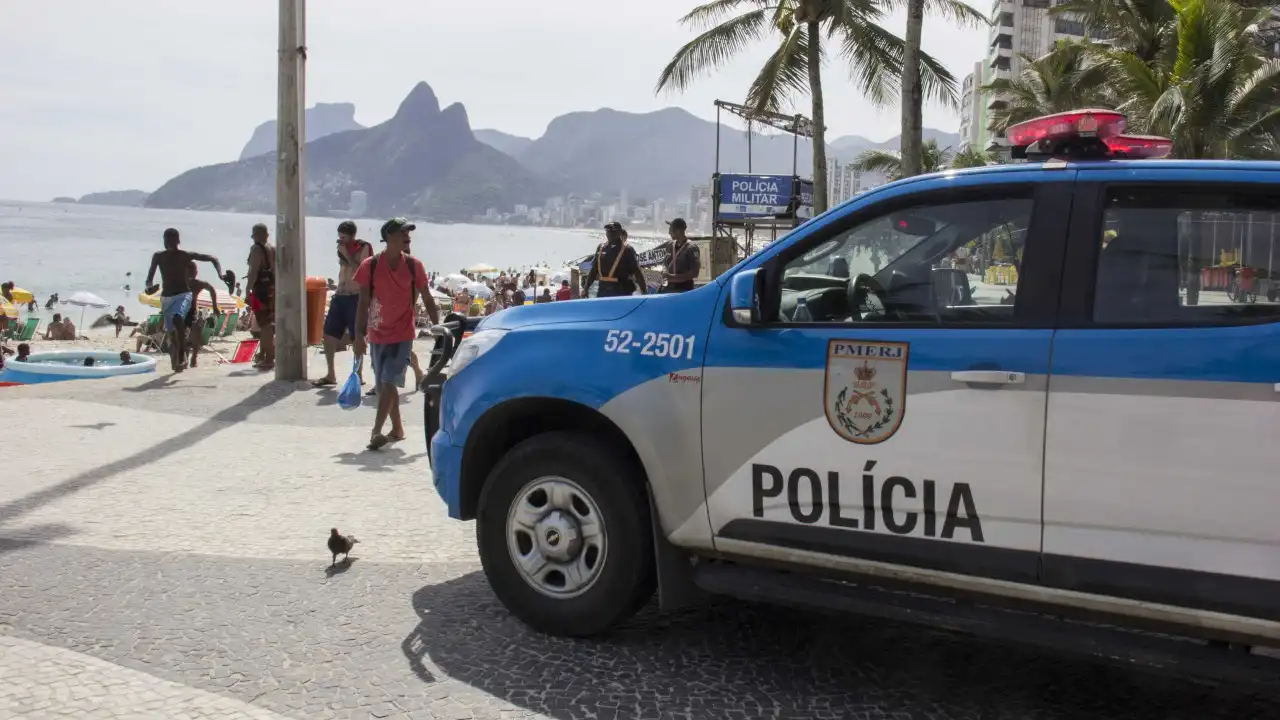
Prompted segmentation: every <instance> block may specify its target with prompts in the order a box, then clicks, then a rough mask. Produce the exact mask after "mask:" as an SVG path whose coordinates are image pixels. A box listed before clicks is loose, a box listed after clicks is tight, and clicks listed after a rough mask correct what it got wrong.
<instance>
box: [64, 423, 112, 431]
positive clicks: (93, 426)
mask: <svg viewBox="0 0 1280 720" xmlns="http://www.w3.org/2000/svg"><path fill="white" fill-rule="evenodd" d="M114 425H116V423H113V422H96V423H88V424H86V425H68V426H67V427H72V428H77V429H80V430H106V429H107V428H109V427H112V426H114Z"/></svg>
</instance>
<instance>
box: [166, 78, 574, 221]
mask: <svg viewBox="0 0 1280 720" xmlns="http://www.w3.org/2000/svg"><path fill="white" fill-rule="evenodd" d="M306 152H307V157H306V166H305V172H306V181H307V184H306V203H307V211H308V212H309V213H315V214H328V215H337V214H345V213H346V212H347V208H348V207H349V203H350V198H351V193H352V192H353V191H355V190H362V191H364V192H365V193H367V196H368V211H367V212H368V213H370V214H372V215H375V216H379V215H396V214H404V215H411V216H414V217H417V218H420V219H428V218H430V219H436V220H446V219H447V220H469V219H471V218H472V217H473V216H474V215H476V214H482V213H484V212H485V210H486V209H488V208H489V207H493V206H497V207H509V206H511V205H514V204H516V203H530V204H541V203H542V202H543V200H545V199H546V197H547V196H549V195H553V194H555V192H556V190H557V188H556V186H555V185H554V184H551V183H548V182H546V181H545V180H544V179H543V178H541V177H538V176H537V175H535V174H534V173H531V172H529V171H528V170H526V169H525V168H524V167H522V166H521V165H520V164H519V163H518V162H516V161H515V160H514V159H512V158H511V157H510V156H508V155H506V154H503V153H501V152H499V151H497V150H495V149H493V148H491V147H489V146H488V145H485V144H484V143H481V142H480V141H478V140H476V139H475V137H474V136H473V135H472V133H471V126H470V123H469V122H468V120H467V111H466V108H464V107H463V106H462V105H461V104H459V103H454V104H453V105H450V106H449V107H447V108H444V109H443V110H441V109H440V102H439V100H438V99H437V98H436V95H435V93H434V92H433V91H432V90H431V87H430V86H428V85H427V84H426V83H418V85H417V86H416V87H414V88H413V91H412V92H410V93H409V95H408V97H406V98H405V99H404V101H403V102H402V103H401V104H400V108H399V109H398V110H397V111H396V114H395V116H394V117H392V118H391V119H390V120H387V121H386V122H384V123H381V124H379V125H375V126H373V127H371V128H366V129H363V130H349V131H347V132H339V133H336V134H333V135H328V136H325V137H322V138H320V139H318V140H315V141H312V142H309V143H307V148H306ZM275 175H276V159H275V157H274V154H267V155H259V156H256V157H251V158H248V159H245V160H240V161H237V162H231V163H222V164H220V165H210V166H208V167H202V168H196V169H194V170H189V171H187V172H185V173H183V174H181V175H179V176H178V177H175V178H173V179H172V180H169V181H168V182H166V183H165V184H164V185H163V186H161V187H160V188H159V189H158V190H156V191H155V192H154V193H152V195H151V196H150V197H149V198H148V199H147V203H146V205H147V207H163V208H192V209H217V210H234V211H241V212H259V213H264V212H265V213H274V209H275Z"/></svg>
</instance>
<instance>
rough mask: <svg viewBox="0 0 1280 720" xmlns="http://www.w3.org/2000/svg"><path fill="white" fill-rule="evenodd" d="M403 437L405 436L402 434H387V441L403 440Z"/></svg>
mask: <svg viewBox="0 0 1280 720" xmlns="http://www.w3.org/2000/svg"><path fill="white" fill-rule="evenodd" d="M405 439H406V438H405V436H404V435H388V436H387V442H403V441H404V440H405Z"/></svg>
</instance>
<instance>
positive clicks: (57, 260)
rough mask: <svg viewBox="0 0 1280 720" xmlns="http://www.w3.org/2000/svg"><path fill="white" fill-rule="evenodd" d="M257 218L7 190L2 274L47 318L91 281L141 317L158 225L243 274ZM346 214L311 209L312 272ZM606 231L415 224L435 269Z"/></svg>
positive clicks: (333, 263) (420, 251) (547, 248)
mask: <svg viewBox="0 0 1280 720" xmlns="http://www.w3.org/2000/svg"><path fill="white" fill-rule="evenodd" d="M258 222H262V223H266V224H267V227H269V228H271V230H272V233H273V234H274V232H275V220H274V218H272V217H271V216H264V215H241V214H238V213H221V212H200V211H193V210H145V209H141V208H121V207H101V206H93V205H71V204H65V205H64V204H55V203H19V202H12V201H6V200H0V282H7V281H9V280H12V281H13V282H14V283H16V284H17V286H18V287H20V288H23V289H26V290H30V291H31V292H33V293H34V294H35V295H36V299H37V301H38V302H39V306H40V310H39V313H38V314H39V315H40V316H41V317H43V318H46V319H47V318H48V317H50V316H51V315H52V314H53V313H54V312H63V313H67V312H70V313H71V317H72V318H73V320H74V321H75V322H77V323H78V322H79V318H80V309H79V308H73V307H69V306H65V305H57V306H55V307H54V309H53V310H49V311H46V310H45V309H44V303H45V301H46V300H47V299H48V297H49V295H50V294H51V293H54V292H57V293H58V294H59V295H60V296H61V297H63V298H66V297H69V296H70V295H71V294H72V293H74V292H77V291H80V290H87V291H89V292H92V293H94V294H96V295H98V296H100V297H101V298H102V299H104V300H106V301H108V302H110V303H111V304H112V306H113V307H114V306H115V305H124V307H125V310H126V312H128V314H129V316H130V317H131V318H133V319H134V320H141V319H143V318H145V317H146V316H147V315H149V314H151V313H152V312H155V311H154V310H153V309H152V308H149V307H147V306H145V305H143V304H142V303H140V302H138V300H137V297H138V294H139V293H140V292H142V288H143V285H144V283H145V280H146V276H147V269H148V267H150V264H151V255H152V254H153V253H155V252H156V251H157V250H161V249H162V248H163V243H162V242H161V235H162V233H163V232H164V229H165V228H169V227H173V228H177V229H178V231H179V232H181V233H182V247H183V248H184V249H186V250H191V251H194V252H203V253H208V254H211V255H214V256H216V257H217V258H218V259H219V260H220V261H221V262H222V265H223V268H224V269H230V270H234V271H235V273H236V277H237V278H239V279H241V281H242V282H243V278H244V276H245V274H246V272H247V271H248V257H249V246H250V245H251V244H252V241H251V240H250V239H249V231H250V229H251V228H252V227H253V224H254V223H258ZM339 222H340V219H338V218H327V217H308V218H307V221H306V240H307V256H306V261H307V262H306V266H307V274H308V275H320V276H323V277H335V276H336V275H337V272H338V269H337V265H338V263H337V257H336V255H335V242H336V240H337V228H338V223H339ZM382 222H383V220H382V219H377V220H375V219H357V220H356V224H357V225H358V226H359V228H360V237H361V238H363V239H365V240H368V241H369V242H371V243H373V245H374V247H375V248H377V247H378V244H379V243H378V239H379V236H378V230H379V228H381V226H382ZM603 239H604V233H603V231H590V230H564V229H557V228H532V227H519V226H501V225H419V226H418V230H417V231H416V232H415V233H414V234H413V253H414V255H416V256H417V257H418V258H420V259H421V260H422V262H423V264H424V265H425V266H426V268H427V270H428V271H435V272H441V273H451V272H457V271H458V270H459V269H461V268H464V267H468V266H471V265H476V264H479V263H488V264H490V265H496V266H498V267H502V268H505V267H516V268H528V267H533V266H534V265H546V266H547V267H550V268H552V269H558V268H560V267H562V266H563V265H564V264H565V263H567V262H568V261H570V260H575V259H578V258H581V257H584V256H586V255H587V254H589V253H590V252H592V251H593V250H594V249H595V247H596V244H597V243H599V242H601V241H602V240H603ZM199 272H200V276H201V277H202V278H204V279H206V280H210V279H211V278H212V277H213V274H214V271H213V267H212V266H211V265H208V264H206V263H201V265H200V268H199ZM158 275H159V273H157V279H156V282H159V277H158ZM126 286H127V288H128V289H126ZM103 312H107V311H105V310H104V311H97V310H94V309H89V310H88V311H86V313H85V316H84V317H85V324H86V325H87V324H89V323H91V322H92V319H93V318H97V317H98V316H99V315H100V314H102V313H103ZM23 314H24V315H25V310H24V312H23ZM41 327H42V328H43V327H44V325H43V324H41ZM113 332H114V330H113Z"/></svg>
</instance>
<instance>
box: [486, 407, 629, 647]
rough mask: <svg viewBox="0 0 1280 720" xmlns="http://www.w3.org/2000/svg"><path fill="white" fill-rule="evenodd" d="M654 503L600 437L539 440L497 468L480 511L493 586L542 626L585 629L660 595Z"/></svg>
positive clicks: (515, 610) (557, 631)
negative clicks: (652, 518)
mask: <svg viewBox="0 0 1280 720" xmlns="http://www.w3.org/2000/svg"><path fill="white" fill-rule="evenodd" d="M650 527H651V526H650V522H649V501H648V497H647V495H646V493H645V491H644V486H643V483H642V481H641V479H640V478H639V477H638V474H637V472H636V469H635V468H634V467H631V463H629V462H628V461H627V460H626V458H625V457H623V456H622V452H621V451H620V450H619V449H618V448H616V447H614V446H612V445H609V444H608V443H604V442H602V441H601V440H599V439H598V438H595V437H592V436H591V435H586V434H578V433H569V432H555V433H547V434H545V435H538V436H536V437H533V438H530V439H528V440H526V441H524V442H522V443H520V444H519V445H517V446H516V447H515V448H513V449H512V450H511V451H509V452H508V453H507V454H506V455H505V456H504V457H503V458H502V460H500V461H499V462H498V464H497V466H496V467H494V469H493V472H491V473H490V474H489V478H488V481H487V482H486V484H485V489H484V492H483V493H482V495H481V498H480V508H479V512H478V513H477V517H476V540H477V542H478V544H479V547H480V561H481V564H482V565H483V566H484V571H485V575H486V576H487V577H488V578H489V584H490V585H491V586H492V587H493V591H494V594H496V595H497V596H498V599H499V600H501V601H502V603H503V604H504V605H506V606H507V609H509V610H510V611H511V612H512V614H514V615H515V616H516V617H518V618H520V619H521V620H522V621H524V622H525V623H526V624H527V625H529V626H530V627H532V628H534V629H535V630H538V631H540V632H545V633H549V634H552V635H565V636H571V637H585V636H590V635H596V634H599V633H602V632H605V631H606V630H608V629H610V628H611V627H613V626H615V625H617V624H619V623H621V622H623V621H625V620H627V619H628V618H630V617H631V616H632V615H634V614H635V613H636V611H637V610H639V609H640V607H641V606H643V605H644V603H645V602H646V601H647V600H648V599H649V598H650V597H651V596H652V595H653V591H654V564H653V562H654V561H653V539H652V537H651V535H650V532H651V530H650Z"/></svg>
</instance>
